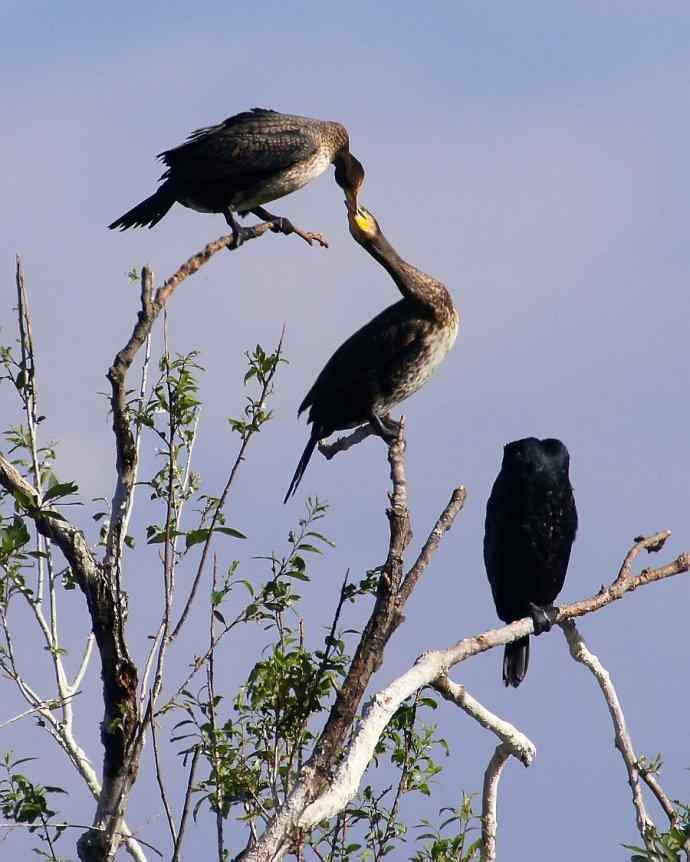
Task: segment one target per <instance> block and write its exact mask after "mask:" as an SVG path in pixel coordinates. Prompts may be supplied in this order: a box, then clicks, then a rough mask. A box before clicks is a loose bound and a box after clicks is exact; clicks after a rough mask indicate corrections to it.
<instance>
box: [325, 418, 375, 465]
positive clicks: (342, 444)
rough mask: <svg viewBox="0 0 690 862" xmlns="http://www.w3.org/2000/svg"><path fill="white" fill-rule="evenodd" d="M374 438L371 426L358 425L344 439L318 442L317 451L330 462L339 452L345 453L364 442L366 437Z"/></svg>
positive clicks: (338, 438) (337, 438)
mask: <svg viewBox="0 0 690 862" xmlns="http://www.w3.org/2000/svg"><path fill="white" fill-rule="evenodd" d="M376 436H377V434H376V431H374V429H373V428H372V427H371V425H360V426H359V428H356V429H355V430H354V431H353V432H352V433H351V434H347V435H345V436H344V437H336V439H335V440H334V441H333V442H332V443H324V442H323V440H320V441H319V446H318V449H319V452H320V453H321V454H322V455H323V457H324V458H325V459H326V460H327V461H330V460H331V458H335V456H336V455H337V454H338V453H339V452H347V450H348V449H351V448H352V447H353V446H356V445H357V444H358V443H361V442H362V441H363V440H366V439H367V437H376Z"/></svg>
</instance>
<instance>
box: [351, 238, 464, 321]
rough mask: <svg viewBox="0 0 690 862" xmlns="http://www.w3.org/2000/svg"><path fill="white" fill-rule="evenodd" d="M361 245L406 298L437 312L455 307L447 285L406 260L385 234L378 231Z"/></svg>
mask: <svg viewBox="0 0 690 862" xmlns="http://www.w3.org/2000/svg"><path fill="white" fill-rule="evenodd" d="M362 245H363V246H364V248H365V249H366V250H367V251H368V252H369V254H370V255H371V256H372V257H373V258H374V260H376V261H378V263H380V264H381V266H382V267H383V268H384V269H385V270H386V272H388V274H389V275H390V277H391V278H392V279H393V281H394V282H395V283H396V285H397V287H398V290H399V291H400V293H402V295H403V296H404V297H405V298H406V299H410V300H413V301H415V302H418V303H420V304H422V305H426V306H428V307H429V308H430V309H431V310H432V311H434V312H437V311H439V309H443V310H444V311H445V312H446V313H447V312H448V311H450V310H452V309H453V302H452V300H451V298H450V294H449V293H448V291H447V290H446V288H445V286H444V285H443V284H441V282H440V281H436V279H434V278H432V277H431V276H430V275H427V274H426V273H425V272H422V271H421V270H419V269H417V268H416V267H414V266H412V264H411V263H408V262H407V261H406V260H403V259H402V258H401V257H400V255H399V254H398V252H397V251H396V250H395V249H394V248H393V246H392V245H391V244H390V243H389V242H388V240H387V239H386V237H385V236H383V234H381V233H379V234H378V235H377V236H376V237H375V238H374V239H373V240H370V241H367V242H366V243H362Z"/></svg>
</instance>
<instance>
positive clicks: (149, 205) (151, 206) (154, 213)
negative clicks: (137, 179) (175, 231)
mask: <svg viewBox="0 0 690 862" xmlns="http://www.w3.org/2000/svg"><path fill="white" fill-rule="evenodd" d="M174 203H175V194H174V192H173V190H172V187H171V185H170V183H169V182H166V183H163V185H162V186H161V187H160V188H159V189H158V190H157V191H155V192H154V193H153V194H152V195H151V197H150V198H146V200H145V201H142V202H141V203H140V204H137V205H136V206H135V207H132V209H131V210H129V212H126V213H125V214H124V215H121V216H120V218H119V219H117V220H116V221H114V222H113V223H112V224H110V225H108V227H109V228H110V230H114V229H115V228H120V230H127V228H128V227H146V225H148V226H149V227H150V228H151V227H153V226H154V225H155V224H158V222H159V221H160V220H161V219H162V218H163V216H164V215H165V214H166V213H167V211H168V210H169V209H170V207H171V206H172V205H173V204H174Z"/></svg>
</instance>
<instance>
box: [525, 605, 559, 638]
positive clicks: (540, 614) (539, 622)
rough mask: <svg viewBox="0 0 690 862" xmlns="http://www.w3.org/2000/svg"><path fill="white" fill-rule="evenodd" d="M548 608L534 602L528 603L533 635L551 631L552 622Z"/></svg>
mask: <svg viewBox="0 0 690 862" xmlns="http://www.w3.org/2000/svg"><path fill="white" fill-rule="evenodd" d="M550 610H551V608H543V607H541V606H540V605H535V604H534V602H530V603H529V615H530V617H531V618H532V623H533V625H534V634H535V635H541V634H543V633H544V632H549V631H551V626H552V625H553V622H552V620H551V618H550V616H549V611H550Z"/></svg>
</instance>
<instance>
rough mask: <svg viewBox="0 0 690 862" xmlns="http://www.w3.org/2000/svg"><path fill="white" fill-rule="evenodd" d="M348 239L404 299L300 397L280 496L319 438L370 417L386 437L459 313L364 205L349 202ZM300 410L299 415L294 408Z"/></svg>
mask: <svg viewBox="0 0 690 862" xmlns="http://www.w3.org/2000/svg"><path fill="white" fill-rule="evenodd" d="M348 221H349V224H350V233H351V234H352V236H353V238H354V239H355V240H356V241H357V242H358V243H359V244H360V245H361V246H362V247H363V248H364V249H365V250H366V251H367V252H368V253H369V254H370V255H371V256H372V257H373V258H374V260H376V261H377V262H378V263H380V264H381V266H383V267H384V269H386V270H387V271H388V273H389V274H390V276H391V278H392V279H393V281H394V282H395V283H396V285H397V287H398V290H399V291H400V293H402V295H403V298H402V299H401V300H400V301H399V302H396V303H395V304H394V305H391V306H389V307H388V308H386V309H385V310H384V311H382V312H381V313H380V314H377V315H376V317H375V318H374V319H373V320H370V321H369V323H367V324H366V325H365V326H363V327H362V328H361V329H359V330H358V331H357V332H355V334H354V335H351V336H350V337H349V338H348V339H347V341H345V343H344V344H341V346H340V347H339V348H338V349H337V350H336V352H335V353H334V354H333V356H331V358H330V359H329V360H328V362H327V363H326V365H325V367H324V369H323V371H322V372H321V373H320V374H319V376H318V377H317V378H316V382H315V383H314V385H313V386H312V387H311V389H310V390H309V392H308V393H307V395H306V397H305V399H304V401H303V402H302V403H301V404H300V408H299V413H302V411H303V410H306V409H307V407H308V408H309V420H308V421H309V422H310V423H311V426H312V427H311V436H310V438H309V442H308V443H307V446H306V448H305V450H304V452H303V454H302V457H301V458H300V460H299V464H298V465H297V470H296V471H295V475H294V476H293V477H292V482H290V487H289V488H288V492H287V494H286V495H285V500H284V501H283V502H287V500H288V498H289V497H290V495H291V494H294V493H295V491H296V490H297V486H298V485H299V483H300V481H301V479H302V476H303V475H304V471H305V469H306V467H307V464H308V463H309V459H310V458H311V455H312V452H313V451H314V448H315V446H316V444H317V443H318V442H319V440H323V439H324V438H325V437H328V436H329V435H330V434H332V433H333V432H334V431H340V430H345V429H348V428H355V427H356V426H358V425H362V424H364V423H366V422H370V423H371V425H372V427H373V429H374V431H375V432H376V433H377V434H378V435H379V436H381V437H383V439H384V440H386V441H390V440H391V439H394V437H395V433H396V432H393V431H391V430H390V428H386V426H385V425H384V422H385V417H386V414H387V413H388V411H389V410H390V409H391V408H392V407H394V406H395V405H396V404H398V402H400V401H402V400H403V399H405V398H408V397H409V396H410V395H412V393H413V392H416V391H417V390H418V389H419V387H420V386H422V385H423V384H424V383H425V382H426V381H427V379H428V378H429V377H430V376H431V374H432V373H433V372H434V371H435V370H436V368H437V367H438V365H440V363H441V362H442V360H443V359H444V358H445V356H446V354H447V353H448V351H449V350H450V348H451V347H452V346H453V343H454V342H455V338H456V336H457V334H458V325H459V317H458V313H457V311H456V309H455V306H454V305H453V300H452V299H451V296H450V294H449V293H448V291H447V290H446V288H445V286H444V285H443V284H441V282H440V281H437V280H436V279H435V278H432V277H431V276H430V275H426V273H423V272H421V271H420V270H418V269H416V268H415V267H414V266H412V265H411V264H409V263H406V262H405V261H404V260H403V259H402V258H401V257H400V255H399V254H398V253H397V251H396V250H395V249H394V248H393V246H392V245H391V244H390V243H389V242H388V240H387V239H386V237H385V236H384V235H383V233H382V232H381V228H380V227H379V225H378V222H377V221H376V219H375V218H374V217H373V216H372V215H371V213H369V212H367V211H366V210H365V209H364V208H360V209H358V210H357V209H354V208H352V207H350V206H348ZM299 413H298V415H299Z"/></svg>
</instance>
